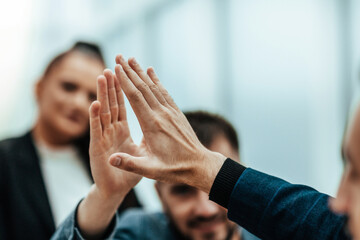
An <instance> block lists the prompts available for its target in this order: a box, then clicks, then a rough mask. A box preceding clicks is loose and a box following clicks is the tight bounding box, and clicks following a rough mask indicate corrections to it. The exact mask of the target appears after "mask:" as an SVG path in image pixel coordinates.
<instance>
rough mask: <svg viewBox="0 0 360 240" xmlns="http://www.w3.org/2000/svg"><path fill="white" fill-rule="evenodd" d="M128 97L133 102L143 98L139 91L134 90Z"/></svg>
mask: <svg viewBox="0 0 360 240" xmlns="http://www.w3.org/2000/svg"><path fill="white" fill-rule="evenodd" d="M129 97H130V98H131V99H133V100H134V101H139V100H140V99H141V98H142V97H143V95H142V93H141V92H140V91H139V90H135V91H132V92H131V93H130V94H129Z"/></svg>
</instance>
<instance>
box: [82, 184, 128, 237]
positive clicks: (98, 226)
mask: <svg viewBox="0 0 360 240" xmlns="http://www.w3.org/2000/svg"><path fill="white" fill-rule="evenodd" d="M129 191H130V189H127V188H124V191H121V192H117V193H116V194H114V195H111V196H103V195H102V194H101V193H100V191H99V190H98V188H97V187H96V185H93V187H92V188H91V190H90V192H89V194H88V195H87V196H86V198H85V199H84V200H83V201H82V202H81V203H80V205H79V207H78V211H77V224H78V227H79V229H80V232H81V234H82V236H83V237H84V238H85V239H99V238H102V237H103V236H104V234H105V232H106V230H107V229H108V227H109V226H110V223H111V220H112V219H113V217H114V216H115V213H116V211H117V208H118V207H119V205H120V204H121V203H122V201H123V200H124V198H125V196H126V194H127V193H128V192H129Z"/></svg>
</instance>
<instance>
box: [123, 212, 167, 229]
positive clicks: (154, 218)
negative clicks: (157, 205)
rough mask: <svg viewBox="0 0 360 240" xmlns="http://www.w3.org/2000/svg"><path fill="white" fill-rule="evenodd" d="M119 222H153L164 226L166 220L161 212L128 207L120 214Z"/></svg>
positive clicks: (136, 223)
mask: <svg viewBox="0 0 360 240" xmlns="http://www.w3.org/2000/svg"><path fill="white" fill-rule="evenodd" d="M119 223H122V224H125V223H126V224H131V225H134V224H135V225H148V224H151V225H152V224H155V225H159V226H163V227H166V226H167V224H168V220H167V217H166V215H165V214H164V213H162V212H146V211H144V210H143V209H129V210H127V211H125V212H124V213H123V214H122V215H120V218H119Z"/></svg>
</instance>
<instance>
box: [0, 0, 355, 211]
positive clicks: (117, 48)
mask: <svg viewBox="0 0 360 240" xmlns="http://www.w3.org/2000/svg"><path fill="white" fill-rule="evenodd" d="M19 2H20V3H22V4H20V5H19V4H18V3H15V2H14V3H13V4H12V3H6V4H5V3H3V5H4V6H2V8H1V9H2V11H4V13H5V12H7V14H6V15H4V14H2V15H1V18H0V20H1V22H0V24H1V25H0V26H1V30H2V31H3V32H4V33H6V34H5V35H4V36H7V38H4V39H1V43H2V44H1V45H0V46H1V52H2V54H1V55H0V63H2V64H1V72H2V74H3V76H4V77H3V79H2V80H1V83H0V87H1V89H0V91H1V101H0V111H1V112H2V117H1V119H0V123H1V126H3V127H2V128H1V129H0V137H1V138H4V137H7V136H11V135H14V134H20V133H21V132H23V131H25V130H26V129H28V128H30V127H31V124H32V122H33V120H34V117H35V116H36V108H35V102H34V100H33V96H32V86H33V83H34V81H35V80H36V78H37V77H38V76H39V75H40V74H41V72H42V70H43V69H44V68H45V65H46V63H47V62H48V61H49V60H50V59H51V58H52V57H53V55H54V54H56V53H58V52H60V51H62V50H63V49H65V48H67V47H69V46H71V44H72V43H73V42H74V41H76V40H79V39H82V40H90V41H95V42H98V43H100V44H101V46H102V47H103V50H104V53H105V56H106V59H107V63H108V66H109V67H110V68H113V67H114V57H115V55H116V54H117V53H123V54H124V55H125V56H127V57H130V56H135V57H137V59H138V60H139V61H140V63H142V65H144V66H150V65H151V66H154V67H155V70H156V72H157V73H158V75H159V76H160V78H161V80H162V81H163V83H164V85H165V86H166V87H167V88H168V90H169V92H170V93H171V94H172V96H173V97H174V99H175V101H176V102H177V103H178V105H179V106H180V108H181V109H183V110H196V109H205V110H209V111H213V112H217V113H220V114H223V115H224V116H226V117H227V118H228V119H229V120H230V121H231V122H232V123H233V124H234V126H235V127H236V129H237V130H238V131H239V135H240V138H241V157H242V160H243V161H244V162H245V163H246V164H247V165H248V166H250V167H253V168H255V169H259V170H262V171H265V172H267V173H270V174H275V175H277V176H280V177H283V178H285V179H286V180H289V181H291V182H294V183H304V184H308V185H311V186H313V187H315V188H317V189H319V190H320V191H323V192H326V193H329V194H331V195H334V194H335V192H336V188H337V184H338V182H339V178H340V175H341V171H342V166H341V158H340V146H341V138H342V134H343V127H344V125H345V121H346V117H347V116H346V114H347V111H348V107H349V103H350V99H351V94H352V89H353V87H354V86H355V83H356V82H357V81H358V77H359V64H360V62H359V60H360V30H359V29H360V28H359V27H360V26H359V23H360V3H359V1H355V0H293V1H286V0H272V1H268V0H236V1H235V0H191V1H190V0H176V1H175V0H147V1H130V0H129V1H115V0H112V1H110V0H109V1H101V2H99V1H95V0H92V1H89V0H86V1H85V0H77V1H70V0H64V1H47V0H32V1H19ZM15 6H16V7H17V8H16V9H15ZM18 6H21V7H20V10H19V9H18ZM13 12H14V14H13ZM18 18H22V19H24V20H23V21H18ZM14 25H16V26H15V28H12V27H11V26H14ZM14 29H16V30H14ZM129 111H130V114H129V119H130V127H131V130H132V132H133V135H134V138H135V140H136V141H137V142H139V141H140V139H141V131H140V129H139V126H138V125H137V123H136V118H135V116H134V114H133V113H131V110H130V109H129ZM149 185H152V182H151V181H150V180H145V181H143V182H142V184H141V185H139V186H138V188H137V191H138V193H139V194H141V195H142V196H143V198H144V199H145V197H146V198H147V199H156V197H155V194H154V191H153V189H152V188H149ZM144 202H145V201H144ZM146 203H147V204H148V205H147V208H148V209H150V210H154V209H159V208H160V206H159V204H158V203H157V202H156V200H149V201H146Z"/></svg>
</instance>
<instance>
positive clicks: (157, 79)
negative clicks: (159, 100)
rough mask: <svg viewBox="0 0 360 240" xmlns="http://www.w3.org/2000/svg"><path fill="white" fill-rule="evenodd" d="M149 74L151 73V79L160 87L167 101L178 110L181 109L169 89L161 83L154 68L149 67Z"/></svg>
mask: <svg viewBox="0 0 360 240" xmlns="http://www.w3.org/2000/svg"><path fill="white" fill-rule="evenodd" d="M147 74H148V75H149V77H150V79H151V80H152V81H153V83H154V84H155V85H156V86H157V87H158V89H159V91H160V92H161V94H162V96H163V98H164V99H165V100H166V102H167V103H168V104H169V105H170V106H171V107H173V108H174V109H176V110H180V109H179V108H178V106H177V105H176V104H175V102H174V100H173V99H172V97H171V96H170V94H169V93H168V91H167V90H166V89H165V88H164V86H163V85H162V84H161V82H160V80H159V78H158V76H157V75H156V73H155V71H154V68H152V67H149V68H148V69H147Z"/></svg>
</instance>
